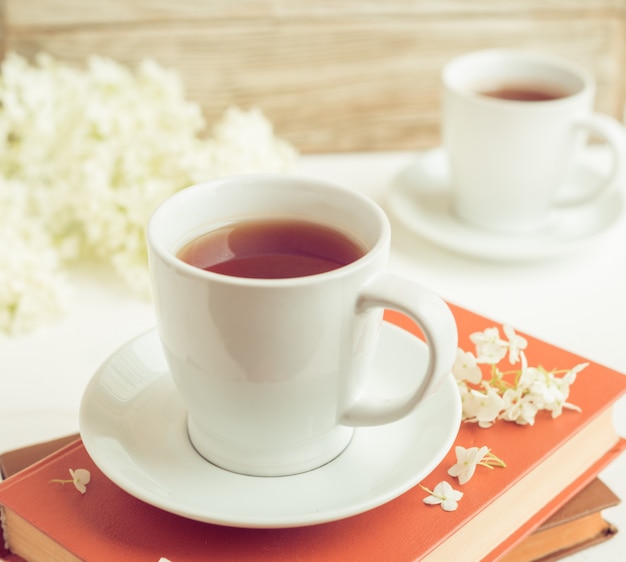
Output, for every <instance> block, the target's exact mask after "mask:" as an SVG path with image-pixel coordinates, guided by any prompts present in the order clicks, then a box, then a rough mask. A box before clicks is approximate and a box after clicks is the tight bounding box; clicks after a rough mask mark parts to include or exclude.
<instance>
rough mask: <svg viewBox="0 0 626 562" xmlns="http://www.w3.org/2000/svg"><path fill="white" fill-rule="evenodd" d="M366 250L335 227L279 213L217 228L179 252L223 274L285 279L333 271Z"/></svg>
mask: <svg viewBox="0 0 626 562" xmlns="http://www.w3.org/2000/svg"><path fill="white" fill-rule="evenodd" d="M364 254H365V249H364V248H363V247H362V245H361V244H359V243H358V242H356V241H355V240H353V239H351V238H350V237H349V236H346V235H345V234H343V233H342V232H339V231H337V230H334V229H333V228H329V227H327V226H324V225H322V224H318V223H315V222H308V221H303V220H295V219H283V218H280V219H262V220H249V221H242V222H237V223H232V224H229V225H226V226H224V227H221V228H218V229H216V230H212V231H210V232H207V233H206V234H203V235H202V236H199V237H198V238H196V239H195V240H192V241H191V242H189V243H188V244H186V245H185V246H184V247H183V248H182V249H181V250H180V251H179V252H178V257H179V258H180V259H181V260H183V261H185V262H187V263H188V264H191V265H194V266H196V267H199V268H201V269H205V270H207V271H213V272H215V273H221V274H223V275H231V276H234V277H248V278H256V279H284V278H289V277H305V276H307V275H315V274H318V273H324V272H326V271H332V270H334V269H337V268H339V267H342V266H344V265H348V264H349V263H352V262H354V261H356V260H358V259H359V258H360V257H362V256H363V255H364Z"/></svg>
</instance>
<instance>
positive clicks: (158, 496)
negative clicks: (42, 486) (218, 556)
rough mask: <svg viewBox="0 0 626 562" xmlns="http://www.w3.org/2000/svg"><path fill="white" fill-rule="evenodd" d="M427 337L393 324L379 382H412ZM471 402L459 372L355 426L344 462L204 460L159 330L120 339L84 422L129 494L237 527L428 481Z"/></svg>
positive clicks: (306, 518) (101, 462) (356, 508)
mask: <svg viewBox="0 0 626 562" xmlns="http://www.w3.org/2000/svg"><path fill="white" fill-rule="evenodd" d="M427 357H428V354H427V349H426V346H425V345H424V344H423V343H422V342H420V341H419V340H417V339H416V338H415V337H413V336H411V335H409V334H408V333H407V332H405V331H404V330H402V329H400V328H398V327H396V326H393V325H391V324H388V323H385V324H383V329H382V331H381V338H380V343H379V347H378V349H377V353H376V357H375V365H374V369H373V376H372V381H373V382H372V387H374V386H378V387H379V389H381V390H384V391H386V392H388V393H389V394H395V393H397V392H399V391H401V390H402V389H405V388H411V387H413V386H414V385H415V383H416V381H415V380H414V378H415V372H416V371H417V372H419V367H420V365H424V364H425V362H426V361H427ZM460 422H461V403H460V398H459V393H458V390H457V388H456V383H455V381H454V379H453V378H452V375H450V377H449V378H448V379H447V380H446V381H445V383H444V384H443V386H442V387H441V388H440V389H439V390H438V391H437V393H436V394H434V395H432V396H430V397H429V398H427V399H426V401H425V402H424V403H423V404H422V406H421V407H420V408H418V409H417V410H416V411H415V412H413V413H412V414H410V415H409V416H407V417H406V418H404V419H402V420H400V421H398V422H395V423H392V424H387V425H384V426H377V427H364V428H357V429H356V430H355V435H354V437H353V439H352V441H351V443H350V444H349V445H348V447H347V449H346V450H345V451H344V452H343V453H342V454H341V455H340V456H339V457H338V458H336V459H335V460H333V461H332V462H330V463H328V464H326V465H324V466H322V467H321V468H319V469H317V470H312V471H310V472H306V473H303V474H298V475H294V476H284V477H274V478H268V477H265V478H263V477H254V476H244V475H241V474H235V473H232V472H228V471H226V470H223V469H220V468H218V467H217V466H214V465H212V464H211V463H209V462H207V461H205V460H204V459H203V458H202V457H200V456H199V455H198V454H197V453H196V452H195V450H194V449H193V447H192V446H191V444H190V442H189V440H188V438H187V433H186V413H185V409H184V407H183V404H182V402H181V401H180V399H179V397H178V394H177V392H176V390H175V388H174V385H173V383H172V382H171V378H170V376H169V373H168V370H167V367H166V364H165V359H164V357H163V353H162V350H161V345H160V342H159V339H158V336H157V334H156V332H155V331H150V332H148V333H146V334H144V335H142V336H139V337H138V338H136V339H134V340H132V341H131V342H129V343H128V344H126V345H125V346H123V347H122V348H120V349H119V350H118V351H117V352H116V353H115V354H114V355H113V356H112V357H111V358H110V359H109V361H107V362H106V363H105V364H104V365H103V366H102V367H101V368H100V370H99V371H98V372H97V373H96V374H95V375H94V376H93V378H92V379H91V381H90V382H89V384H88V386H87V388H86V390H85V393H84V396H83V400H82V403H81V411H80V430H81V436H82V438H83V442H84V444H85V447H86V449H87V451H88V453H89V454H90V456H91V457H92V459H93V460H94V462H95V463H96V465H97V466H98V467H99V468H100V469H101V470H102V472H104V474H106V475H107V476H108V477H109V478H110V479H111V480H112V481H113V482H115V483H116V484H117V485H118V486H120V487H121V488H122V489H124V490H126V491H127V492H129V493H130V494H131V495H133V496H135V497H137V498H139V499H141V500H143V501H145V502H147V503H150V504H152V505H155V506H157V507H160V508H162V509H164V510H166V511H170V512H173V513H177V514H179V515H182V516H185V517H188V518H191V519H197V520H200V521H206V522H210V523H217V524H222V525H229V526H235V527H257V528H275V527H294V526H302V525H312V524H316V523H323V522H327V521H333V520H337V519H342V518H345V517H349V516H351V515H355V514H358V513H362V512H364V511H367V510H370V509H372V508H374V507H377V506H379V505H381V504H383V503H386V502H388V501H390V500H392V499H394V498H396V497H397V496H399V495H400V494H402V493H403V492H405V491H407V490H408V489H410V488H412V487H413V486H415V485H416V484H417V483H418V482H420V481H421V480H422V479H424V478H425V477H426V476H427V475H428V474H429V473H430V472H431V471H432V470H433V469H434V468H435V467H436V466H437V465H438V464H439V462H441V460H442V459H443V457H444V456H445V455H446V453H447V452H448V451H449V449H450V447H451V446H452V444H453V442H454V439H455V438H456V435H457V433H458V430H459V426H460Z"/></svg>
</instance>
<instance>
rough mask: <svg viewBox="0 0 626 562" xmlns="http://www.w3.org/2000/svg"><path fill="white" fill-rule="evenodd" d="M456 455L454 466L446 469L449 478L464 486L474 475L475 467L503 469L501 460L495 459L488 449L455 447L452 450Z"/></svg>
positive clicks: (503, 465)
mask: <svg viewBox="0 0 626 562" xmlns="http://www.w3.org/2000/svg"><path fill="white" fill-rule="evenodd" d="M454 452H455V454H456V464H454V465H452V466H451V467H450V468H449V469H448V474H449V475H450V476H455V477H457V478H458V479H459V484H466V483H467V482H469V480H470V479H471V478H472V476H473V475H474V472H475V471H476V467H477V466H479V465H480V466H484V467H486V468H491V469H492V468H493V467H494V466H499V467H505V466H506V464H505V463H504V461H503V460H501V459H499V458H498V457H496V456H495V455H494V454H493V453H491V451H490V450H489V447H484V446H483V447H480V448H479V447H470V448H469V449H466V448H465V447H461V446H457V447H455V449H454Z"/></svg>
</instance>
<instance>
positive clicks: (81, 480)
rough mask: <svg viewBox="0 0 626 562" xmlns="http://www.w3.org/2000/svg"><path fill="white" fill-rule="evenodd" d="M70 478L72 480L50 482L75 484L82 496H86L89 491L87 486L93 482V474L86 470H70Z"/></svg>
mask: <svg viewBox="0 0 626 562" xmlns="http://www.w3.org/2000/svg"><path fill="white" fill-rule="evenodd" d="M70 476H71V477H72V478H71V479H69V480H59V479H54V480H50V482H56V483H58V484H73V485H74V488H76V489H77V490H78V491H79V492H80V493H81V494H84V493H85V492H86V491H87V484H89V482H90V480H91V472H89V471H88V470H87V469H86V468H77V469H76V470H73V469H71V468H70Z"/></svg>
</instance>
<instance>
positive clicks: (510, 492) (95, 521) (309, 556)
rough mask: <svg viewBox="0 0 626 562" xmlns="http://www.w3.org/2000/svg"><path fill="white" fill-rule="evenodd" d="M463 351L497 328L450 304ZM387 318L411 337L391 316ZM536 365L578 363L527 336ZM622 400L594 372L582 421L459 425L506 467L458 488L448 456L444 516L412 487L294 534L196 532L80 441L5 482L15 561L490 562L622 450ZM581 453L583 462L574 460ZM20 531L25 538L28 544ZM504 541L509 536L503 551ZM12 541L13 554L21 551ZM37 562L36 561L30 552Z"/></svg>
mask: <svg viewBox="0 0 626 562" xmlns="http://www.w3.org/2000/svg"><path fill="white" fill-rule="evenodd" d="M453 312H454V314H455V316H456V319H457V323H458V325H459V331H460V346H461V347H462V348H463V349H466V350H469V349H472V345H470V343H469V339H468V338H469V334H471V333H472V332H476V331H482V330H484V329H485V328H488V327H491V326H493V325H494V323H493V322H491V321H489V320H487V319H485V318H483V317H480V316H478V315H475V314H473V313H470V312H468V311H465V310H463V309H460V308H457V307H453ZM388 319H389V320H391V321H394V322H396V323H399V324H400V325H402V326H403V327H405V328H407V329H409V330H413V329H414V328H413V326H412V325H410V324H408V323H407V322H406V320H404V319H403V318H401V317H399V316H398V315H395V314H390V315H388ZM527 339H528V340H529V347H528V353H529V355H532V362H533V363H537V364H539V363H540V364H542V365H543V366H544V367H546V368H547V369H551V368H565V367H566V368H571V367H573V366H574V365H576V364H578V363H580V362H581V361H582V359H581V358H580V357H577V356H575V355H573V354H571V353H568V352H566V351H564V350H561V349H557V348H555V347H553V346H551V345H549V344H546V343H543V342H540V341H537V340H535V339H533V338H530V337H528V338H527ZM625 392H626V377H625V376H623V375H621V374H619V373H617V372H615V371H612V370H610V369H607V368H605V367H602V366H600V365H597V364H591V365H589V366H588V367H587V368H586V369H585V370H584V371H583V372H582V373H580V374H579V376H578V380H577V381H576V383H575V384H574V385H573V386H572V392H571V395H570V401H571V402H572V403H574V404H577V405H578V406H580V407H581V408H582V412H581V413H578V412H573V411H566V412H564V413H563V415H561V416H560V417H558V418H556V419H551V418H550V417H549V416H538V419H537V422H536V424H535V425H534V426H533V427H529V426H519V425H516V424H512V423H507V422H498V423H497V424H496V425H495V426H494V427H492V428H489V429H481V428H479V427H477V426H476V425H474V424H464V425H463V426H462V427H461V430H460V432H459V435H458V437H457V440H456V444H459V445H462V446H464V447H471V446H482V445H486V446H488V447H489V448H490V449H491V450H492V451H493V452H494V453H495V454H497V455H498V456H499V457H500V458H502V459H503V460H504V461H506V463H507V467H506V468H497V469H494V470H488V469H484V468H481V467H479V468H478V469H477V471H476V474H475V475H474V477H473V478H472V480H471V481H470V482H468V483H467V484H465V485H464V486H460V485H458V483H456V480H454V479H452V478H451V477H450V476H448V474H447V470H448V468H449V467H450V466H451V465H452V464H454V462H455V455H454V450H451V451H450V453H449V454H448V455H447V456H446V458H445V459H444V460H443V461H442V463H441V464H440V465H439V466H438V467H437V468H436V469H435V470H434V471H433V473H431V474H430V475H429V476H428V477H426V478H425V480H424V482H423V483H422V484H424V485H425V486H427V487H429V488H431V489H432V488H433V487H434V486H435V485H436V484H437V483H438V482H440V481H441V480H447V481H449V482H450V483H452V484H453V486H454V487H455V488H456V489H459V490H461V491H463V492H464V494H465V495H464V497H463V498H462V500H461V501H460V502H459V508H458V509H457V510H456V511H453V512H444V511H443V510H442V509H440V508H439V507H438V506H427V505H425V504H424V503H423V499H424V497H426V495H427V494H426V493H425V492H424V491H423V490H422V489H421V488H420V487H419V486H416V487H414V488H413V489H411V490H409V491H408V492H406V493H405V494H403V495H402V496H400V497H399V498H397V499H395V500H393V501H391V502H389V503H387V504H385V505H382V506H380V507H378V508H376V509H374V510H371V511H369V512H366V513H363V514H361V515H357V516H353V517H350V518H347V519H344V520H341V521H336V522H333V523H326V524H321V525H315V526H310V527H299V528H290V529H240V528H229V527H221V526H217V525H211V524H206V523H200V522H196V521H192V520H188V519H184V518H181V517H179V516H176V515H173V514H170V513H168V512H165V511H162V510H160V509H157V508H155V507H153V506H150V505H148V504H146V503H143V502H142V501H140V500H138V499H136V498H134V497H132V496H130V495H129V494H127V493H126V492H124V491H123V490H121V489H120V488H118V487H117V486H116V485H114V484H113V483H112V482H111V481H110V480H108V479H107V478H106V477H105V476H104V474H102V473H101V472H100V471H99V469H98V468H97V467H96V466H95V465H94V463H93V462H92V461H91V459H90V458H89V456H88V454H87V453H86V451H85V449H84V447H83V445H82V443H81V442H80V441H76V442H74V443H72V444H70V445H68V446H67V447H65V448H63V449H61V450H59V451H58V452H56V453H53V454H52V455H51V456H49V457H47V458H46V459H44V460H42V461H41V462H39V463H36V464H35V465H33V466H31V467H29V468H27V469H26V470H24V471H21V472H20V473H18V474H16V475H14V476H12V477H9V478H8V479H7V480H6V481H5V482H3V483H1V484H0V504H1V505H3V506H4V514H5V520H6V523H7V525H6V531H7V533H6V537H5V538H6V539H7V540H8V543H9V545H12V547H13V550H14V552H16V553H21V554H22V555H23V556H24V555H26V554H27V553H26V552H25V551H24V549H25V548H34V547H35V546H36V545H39V546H40V547H41V549H42V550H43V553H45V554H47V555H49V554H50V553H51V549H52V548H53V547H54V548H57V549H58V551H59V553H62V554H58V556H57V558H55V560H57V559H58V560H75V559H76V558H79V559H85V560H107V559H111V560H116V561H124V560H129V561H130V560H132V561H137V562H141V561H143V560H146V561H152V562H156V561H158V560H159V558H160V557H166V558H168V559H169V560H171V561H172V562H183V561H192V560H193V561H196V560H199V559H207V558H210V559H211V560H218V561H219V560H255V561H263V560H268V561H269V560H272V561H276V560H294V559H298V560H345V559H355V560H381V559H388V560H397V561H403V560H418V559H442V560H454V559H456V558H457V557H458V553H459V552H463V554H464V557H465V558H466V559H471V560H478V559H482V558H486V559H487V560H489V559H495V558H496V557H497V556H500V555H502V554H503V553H504V552H506V551H507V550H508V549H510V548H511V547H512V546H514V544H515V543H516V542H518V541H519V540H521V539H522V538H523V537H524V536H525V535H527V534H529V533H531V532H532V531H533V530H534V529H535V528H536V527H537V526H538V525H539V524H540V523H541V522H542V521H544V520H545V519H546V518H548V517H549V516H550V515H552V514H553V513H554V512H555V511H556V510H558V509H559V507H561V506H562V505H563V504H565V503H566V502H567V501H568V500H569V499H570V498H571V497H573V496H574V495H575V494H576V493H577V492H578V491H580V490H581V489H582V488H584V487H585V486H586V485H587V484H588V483H589V482H590V481H591V480H593V478H594V477H595V476H596V474H597V473H598V471H599V470H601V469H602V468H603V467H604V466H605V465H606V464H607V463H608V462H610V461H611V460H612V459H613V458H615V456H617V455H618V454H619V453H620V452H621V451H622V450H623V449H624V447H625V445H626V441H624V440H623V439H620V438H619V437H618V436H617V435H616V434H615V431H614V430H613V425H612V419H611V412H612V408H611V407H612V405H613V403H614V402H615V401H616V400H617V399H618V398H619V397H620V396H621V395H622V394H624V393H625ZM581 451H584V453H582V454H581ZM70 468H73V469H76V468H87V469H88V470H90V471H91V473H92V478H91V482H90V483H89V485H88V489H87V492H86V493H85V494H79V493H78V492H76V491H75V490H74V489H73V488H72V486H71V485H65V486H61V485H58V484H51V483H50V480H52V479H56V478H64V477H66V475H67V473H68V469H70ZM21 533H24V534H23V535H22V534H21ZM504 537H510V538H509V539H508V540H506V541H505V543H504V544H502V540H503V538H504ZM18 543H19V545H18ZM28 555H29V556H30V558H31V560H33V561H34V562H36V561H37V560H41V559H43V558H41V557H38V556H37V555H36V554H34V553H32V552H31V553H28Z"/></svg>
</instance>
